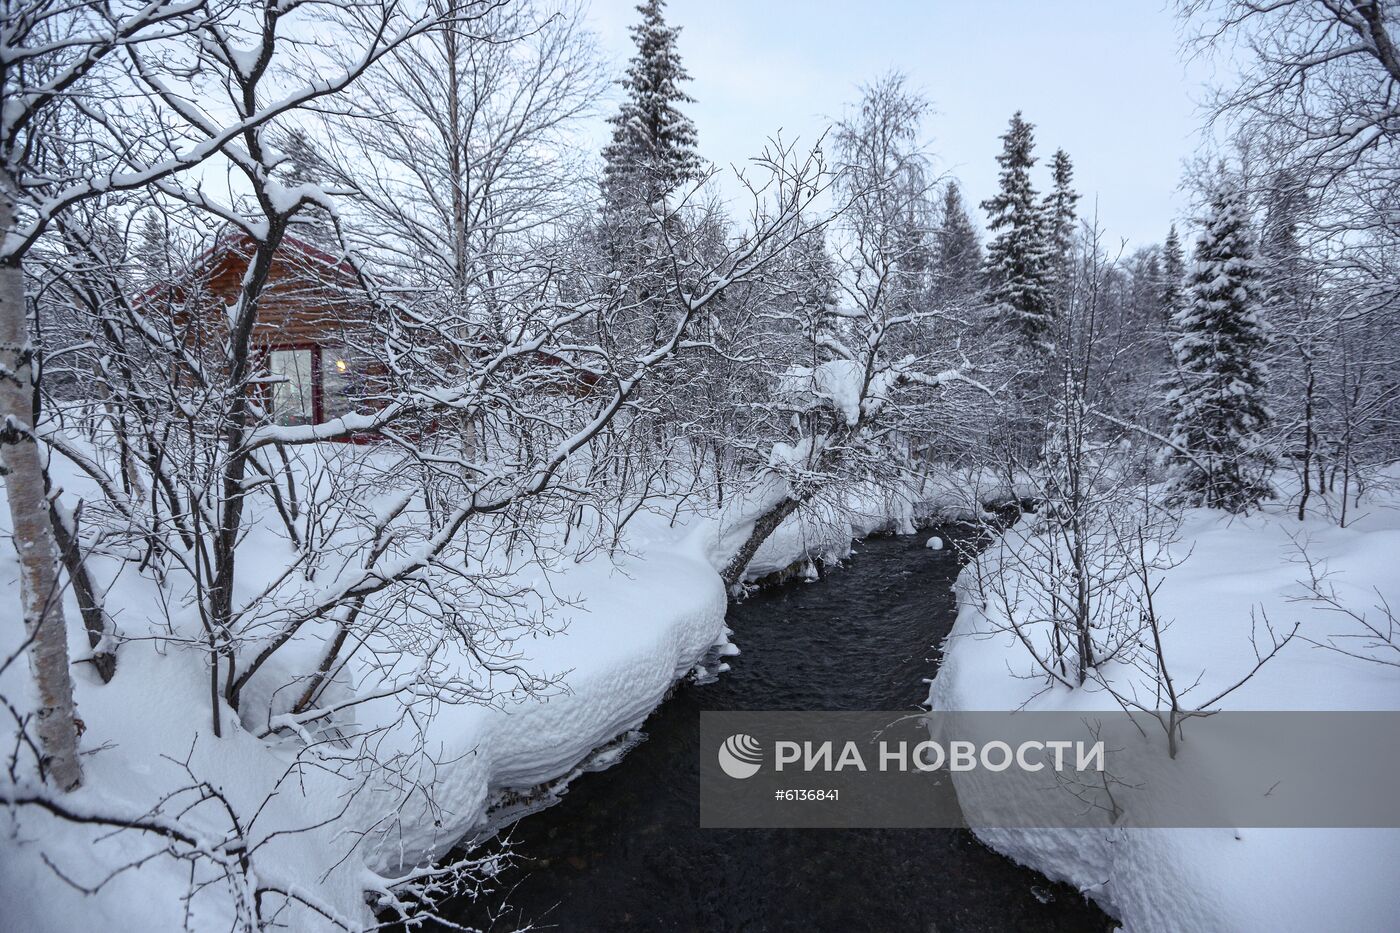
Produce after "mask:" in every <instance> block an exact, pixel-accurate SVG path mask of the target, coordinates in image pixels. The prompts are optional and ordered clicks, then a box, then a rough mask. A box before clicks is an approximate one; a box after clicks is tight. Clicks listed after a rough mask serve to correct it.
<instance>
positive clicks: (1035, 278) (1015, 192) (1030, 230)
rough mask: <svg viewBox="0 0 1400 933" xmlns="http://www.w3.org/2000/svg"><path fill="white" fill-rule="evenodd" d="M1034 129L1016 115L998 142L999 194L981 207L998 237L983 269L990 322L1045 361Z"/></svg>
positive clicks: (1045, 299)
mask: <svg viewBox="0 0 1400 933" xmlns="http://www.w3.org/2000/svg"><path fill="white" fill-rule="evenodd" d="M1032 129H1033V127H1032V126H1031V124H1029V123H1027V122H1026V121H1025V120H1023V119H1022V118H1021V112H1020V111H1017V112H1016V114H1015V115H1014V116H1012V118H1011V125H1010V126H1009V127H1008V128H1007V131H1006V134H1005V135H1004V136H1002V137H1001V141H1002V151H1001V155H999V156H997V162H998V163H999V164H1000V165H1001V176H1000V188H999V190H998V192H997V194H996V196H995V197H992V198H989V199H987V200H986V201H983V202H982V209H983V210H985V211H987V213H988V215H989V218H988V222H987V226H988V227H989V228H990V229H991V230H992V231H994V232H995V233H996V236H995V237H994V238H993V239H992V241H991V242H990V243H989V244H987V259H986V263H985V266H984V268H985V273H986V278H987V297H988V300H989V302H990V303H991V305H992V313H993V315H994V317H995V318H996V319H997V320H998V321H999V322H1000V323H1001V324H1002V325H1003V326H1004V327H1006V328H1007V329H1008V330H1010V331H1011V332H1012V333H1014V334H1015V335H1016V336H1017V337H1018V338H1019V340H1020V342H1021V343H1022V344H1023V346H1024V347H1026V348H1027V349H1029V350H1031V351H1033V352H1034V353H1036V354H1040V355H1049V354H1051V353H1052V352H1053V351H1054V341H1053V327H1052V325H1053V323H1054V316H1053V315H1054V312H1053V307H1052V304H1051V296H1050V290H1049V275H1050V253H1049V250H1048V248H1047V244H1046V241H1045V224H1044V215H1043V213H1042V211H1041V206H1040V204H1039V203H1038V201H1037V199H1036V192H1035V188H1034V187H1033V186H1032V185H1031V175H1030V172H1031V166H1033V165H1034V164H1035V156H1034V155H1033V150H1034V148H1035V137H1034V136H1033V134H1032Z"/></svg>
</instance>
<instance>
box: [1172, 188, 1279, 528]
mask: <svg viewBox="0 0 1400 933" xmlns="http://www.w3.org/2000/svg"><path fill="white" fill-rule="evenodd" d="M1187 298H1188V302H1187V304H1186V305H1185V306H1184V307H1183V308H1182V309H1181V310H1180V311H1179V312H1178V313H1177V315H1176V319H1175V330H1176V340H1175V341H1174V343H1173V344H1172V351H1173V354H1174V355H1175V357H1176V369H1177V379H1178V383H1177V385H1176V387H1175V388H1174V389H1173V390H1172V391H1171V392H1170V393H1169V395H1168V399H1167V401H1168V405H1169V408H1170V410H1171V412H1172V432H1171V440H1172V442H1173V444H1175V445H1176V447H1177V448H1179V450H1178V452H1177V454H1176V456H1175V460H1176V464H1177V475H1176V477H1175V480H1174V498H1175V499H1176V500H1177V501H1179V502H1181V503H1184V504H1187V505H1202V506H1207V507H1209V508H1219V509H1225V510H1226V511H1229V512H1234V513H1241V512H1246V511H1248V510H1249V509H1251V508H1253V507H1254V506H1256V505H1258V504H1259V502H1260V501H1261V500H1263V499H1266V498H1269V497H1270V496H1271V495H1272V491H1271V489H1270V487H1269V483H1268V474H1269V471H1270V469H1271V467H1272V465H1273V460H1272V457H1271V455H1270V454H1269V452H1268V450H1267V448H1266V447H1265V442H1264V436H1263V435H1264V432H1265V431H1266V430H1268V428H1269V424H1270V420H1271V415H1270V412H1269V409H1268V406H1267V405H1266V404H1265V399H1264V396H1265V391H1266V388H1267V375H1268V374H1267V368H1266V366H1265V363H1264V354H1265V352H1266V351H1267V349H1268V334H1267V328H1266V325H1265V323H1264V320H1263V315H1262V309H1261V306H1260V302H1259V284H1258V274H1257V270H1256V263H1255V259H1254V247H1253V244H1252V243H1251V242H1250V236H1249V220H1248V218H1247V216H1246V212H1245V207H1244V200H1243V197H1242V195H1241V194H1240V192H1239V191H1238V189H1237V188H1235V187H1234V186H1233V185H1231V184H1228V183H1222V184H1221V185H1220V187H1219V188H1218V189H1217V191H1216V192H1215V194H1214V195H1213V197H1212V201H1211V209H1210V214H1209V216H1208V217H1207V219H1206V224H1205V230H1204V232H1203V233H1202V234H1201V238H1200V240H1199V241H1198V242H1197V244H1196V255H1195V262H1194V264H1193V266H1192V269H1191V276H1190V286H1189V290H1188V294H1187Z"/></svg>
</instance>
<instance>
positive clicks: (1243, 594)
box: [929, 471, 1400, 933]
mask: <svg viewBox="0 0 1400 933" xmlns="http://www.w3.org/2000/svg"><path fill="white" fill-rule="evenodd" d="M1396 478H1397V477H1396V475H1395V473H1394V472H1393V471H1392V474H1391V475H1390V476H1388V477H1386V479H1387V480H1388V481H1389V482H1388V483H1387V484H1385V485H1386V486H1388V488H1385V487H1384V486H1383V487H1380V488H1377V489H1376V490H1375V491H1373V492H1372V493H1370V494H1369V495H1368V496H1367V497H1366V499H1365V500H1363V503H1362V505H1361V507H1360V508H1353V509H1352V510H1351V520H1350V521H1349V522H1348V527H1346V528H1340V527H1338V526H1337V523H1336V522H1335V521H1329V520H1327V519H1325V518H1320V517H1310V518H1309V519H1308V520H1307V521H1306V522H1301V523H1300V522H1298V521H1297V520H1296V516H1294V515H1292V514H1291V511H1290V510H1289V509H1287V508H1286V507H1285V506H1283V505H1281V504H1274V505H1270V506H1268V507H1266V508H1265V509H1263V510H1262V511H1261V512H1259V513H1256V514H1254V515H1251V516H1248V517H1245V518H1234V519H1231V518H1230V517H1229V516H1224V515H1222V514H1220V513H1213V512H1208V511H1205V510H1198V511H1194V512H1191V513H1188V514H1187V515H1186V516H1185V520H1184V522H1183V524H1182V526H1181V529H1180V533H1179V535H1178V537H1177V540H1176V541H1175V543H1173V544H1172V546H1171V557H1172V562H1173V563H1174V566H1172V567H1171V568H1170V569H1167V570H1165V571H1163V572H1161V574H1160V576H1159V577H1158V578H1157V579H1158V580H1159V581H1160V584H1161V585H1160V588H1159V589H1158V590H1157V593H1156V597H1155V599H1156V604H1157V608H1158V610H1159V612H1160V614H1161V616H1162V618H1163V619H1166V620H1170V622H1171V624H1170V626H1169V627H1168V628H1167V629H1166V631H1165V632H1164V635H1163V638H1164V651H1165V653H1166V654H1167V656H1168V657H1170V658H1171V663H1172V666H1173V669H1174V670H1175V671H1176V674H1175V676H1176V678H1177V680H1178V682H1179V683H1183V684H1190V683H1193V682H1195V681H1196V679H1197V678H1198V677H1199V678H1200V682H1201V684H1202V686H1201V688H1200V694H1201V695H1210V694H1211V693H1213V692H1214V690H1215V688H1216V687H1218V686H1221V685H1223V684H1228V683H1230V682H1231V681H1232V680H1233V679H1235V678H1238V677H1239V676H1241V675H1242V674H1243V673H1245V672H1247V671H1248V670H1249V669H1250V667H1251V666H1252V665H1253V664H1254V663H1255V660H1256V658H1255V654H1254V643H1253V642H1252V640H1251V631H1252V630H1256V629H1257V626H1258V625H1259V624H1260V623H1259V620H1260V619H1262V618H1265V617H1267V618H1268V619H1269V620H1271V621H1272V623H1273V625H1275V626H1276V627H1277V628H1279V629H1280V630H1282V631H1287V630H1288V629H1289V628H1291V627H1292V625H1293V624H1294V623H1295V622H1296V623H1298V624H1299V635H1300V637H1299V638H1298V639H1295V640H1294V641H1293V642H1291V643H1290V644H1288V645H1287V646H1286V647H1285V648H1284V649H1283V650H1282V651H1280V653H1279V654H1278V656H1277V657H1275V658H1274V659H1273V660H1272V661H1270V662H1269V663H1268V664H1267V665H1265V666H1264V667H1263V668H1261V669H1260V670H1259V672H1258V674H1257V676H1255V677H1254V678H1253V679H1252V680H1250V681H1249V682H1247V683H1246V684H1245V685H1244V686H1243V687H1241V688H1240V690H1239V691H1237V692H1236V693H1234V694H1232V695H1231V696H1230V697H1229V699H1228V700H1227V701H1226V702H1225V703H1224V704H1223V705H1224V707H1225V708H1227V709H1272V710H1347V709H1356V710H1386V709H1390V710H1393V709H1400V667H1396V666H1394V665H1393V663H1387V658H1386V657H1381V651H1382V650H1385V651H1387V652H1393V649H1381V648H1375V649H1370V648H1367V649H1364V650H1361V652H1360V653H1361V654H1362V655H1372V654H1374V657H1371V658H1369V659H1368V658H1367V657H1363V656H1357V654H1356V652H1353V654H1352V656H1348V655H1346V654H1342V653H1340V652H1337V651H1333V650H1328V649H1326V648H1323V647H1319V646H1320V645H1328V644H1340V645H1343V646H1348V647H1350V648H1353V649H1362V646H1363V645H1365V644H1367V643H1368V641H1367V640H1365V639H1356V638H1354V637H1350V636H1355V635H1356V634H1357V632H1358V627H1357V626H1356V622H1355V620H1354V619H1351V618H1349V617H1347V616H1346V615H1344V614H1343V613H1340V612H1337V611H1335V610H1334V609H1333V608H1329V607H1328V606H1327V605H1324V604H1321V603H1318V602H1316V601H1309V600H1307V599H1305V598H1304V597H1306V596H1307V595H1308V594H1307V588H1306V587H1305V586H1304V583H1305V582H1306V580H1307V579H1308V570H1307V565H1306V563H1305V562H1303V561H1302V558H1301V554H1302V552H1303V551H1306V553H1307V555H1308V557H1309V558H1310V559H1311V560H1312V562H1313V564H1314V566H1315V567H1318V568H1319V569H1320V570H1323V571H1325V573H1326V574H1327V575H1328V576H1327V577H1326V580H1327V586H1328V587H1329V588H1330V587H1333V586H1334V587H1335V592H1336V593H1337V595H1338V598H1339V599H1340V600H1341V601H1342V602H1343V603H1345V604H1346V605H1347V606H1350V607H1351V608H1353V609H1355V610H1357V611H1359V612H1361V613H1367V614H1369V617H1370V619H1371V620H1372V621H1373V622H1383V618H1382V614H1383V610H1382V609H1380V608H1378V607H1380V606H1383V605H1384V604H1386V603H1388V604H1389V605H1391V606H1395V605H1400V580H1397V578H1396V575H1395V573H1394V569H1395V568H1394V563H1395V555H1396V554H1397V553H1400V495H1397V493H1396V492H1395V491H1394V489H1395V483H1394V481H1395V479H1396ZM1026 528H1027V524H1023V525H1019V526H1017V527H1016V528H1013V529H1011V530H1010V531H1009V532H1008V533H1007V535H1006V537H1005V538H1004V539H1003V540H1004V542H1006V543H1007V545H1008V547H1010V548H1012V550H1013V553H1014V551H1015V549H1016V548H1019V547H1025V546H1026V545H1025V543H1024V541H1023V540H1022V539H1020V538H1018V536H1020V535H1024V534H1029V533H1031V532H1029V531H1027V530H1026ZM970 573H971V572H970V571H964V574H963V576H962V578H960V580H961V584H962V585H961V587H960V594H961V602H960V608H959V612H958V617H957V623H956V624H955V626H954V628H953V630H952V632H951V633H950V634H949V636H948V637H947V638H946V639H945V640H944V641H943V650H944V656H945V659H944V663H943V666H942V668H941V669H940V671H939V674H938V676H937V678H936V679H935V681H934V683H933V685H932V687H931V689H930V692H929V703H930V704H931V706H932V707H933V708H936V709H948V710H958V709H972V710H1005V709H1018V708H1022V707H1023V706H1024V708H1027V709H1031V710H1104V709H1115V708H1116V705H1115V704H1114V702H1113V700H1112V699H1111V698H1110V697H1108V696H1107V695H1106V693H1104V692H1103V691H1102V690H1095V689H1094V688H1093V687H1092V685H1090V686H1087V687H1083V688H1079V689H1077V690H1069V689H1066V688H1063V687H1051V688H1049V689H1045V687H1046V685H1045V683H1044V680H1043V678H1040V677H1036V676H1034V672H1033V670H1032V663H1033V662H1032V661H1031V659H1030V657H1029V655H1028V654H1027V653H1026V651H1025V648H1024V646H1023V645H1022V644H1021V643H1020V642H1019V641H1018V640H1017V639H1015V638H1014V637H1013V636H1012V635H1010V634H1009V633H1008V632H1006V631H1005V626H1004V620H1003V619H1001V618H1000V617H998V616H997V615H996V613H997V611H998V610H997V608H996V607H994V606H991V607H984V606H983V605H982V604H981V603H980V602H979V601H978V600H977V599H976V598H975V596H974V594H973V593H972V591H971V587H970V586H969V584H970V580H971V577H970ZM1046 634H1047V633H1046V632H1043V631H1036V632H1034V633H1033V635H1032V637H1033V638H1039V637H1043V636H1045V635H1046ZM1371 641H1372V642H1374V641H1375V640H1371ZM1108 674H1109V676H1111V677H1113V678H1114V679H1115V681H1116V682H1117V683H1118V684H1119V687H1120V689H1123V690H1130V689H1132V688H1133V686H1136V687H1137V688H1138V693H1137V695H1139V696H1151V695H1153V693H1152V691H1151V685H1150V684H1149V683H1147V682H1146V681H1145V680H1143V681H1141V682H1138V683H1136V684H1135V683H1134V678H1136V677H1140V676H1141V675H1140V673H1139V672H1136V671H1134V670H1133V669H1131V668H1129V667H1127V666H1126V665H1123V666H1121V667H1120V668H1115V669H1114V670H1112V671H1110V672H1108ZM1188 728H1189V727H1188ZM1165 754H1166V750H1165V747H1164V748H1163V756H1164V758H1165ZM955 783H956V785H957V790H958V794H959V796H960V798H961V799H963V800H964V801H972V802H974V803H975V801H976V800H977V798H978V796H979V795H980V794H983V793H985V792H986V791H985V790H984V788H983V787H982V786H981V785H980V784H979V783H978V781H977V779H976V777H975V775H972V774H959V775H955ZM977 834H978V836H979V837H980V838H981V839H982V840H983V841H984V842H986V843H987V844H989V845H991V846H992V847H993V848H995V849H996V850H997V851H999V852H1002V853H1003V854H1005V855H1007V856H1009V857H1010V858H1013V859H1015V860H1016V861H1017V862H1019V863H1021V864H1024V865H1028V866H1030V867H1032V868H1035V869H1036V870H1038V871H1040V872H1043V873H1044V874H1045V875H1047V876H1048V877H1050V878H1054V879H1056V880H1060V881H1064V882H1067V883H1069V884H1071V885H1073V886H1075V887H1076V888H1078V889H1079V890H1081V891H1083V892H1085V893H1086V894H1087V895H1089V896H1091V897H1093V898H1094V900H1095V901H1097V902H1098V903H1099V904H1100V905H1102V906H1103V908H1104V909H1105V910H1106V911H1108V912H1109V913H1110V914H1112V915H1113V916H1115V917H1117V918H1119V919H1120V920H1121V921H1122V923H1123V926H1124V928H1125V929H1126V930H1128V931H1133V933H1143V931H1159V930H1160V931H1176V930H1184V929H1190V930H1207V931H1217V930H1218V931H1232V933H1249V931H1259V933H1266V931H1267V933H1278V931H1291V930H1297V931H1311V930H1322V929H1337V930H1349V931H1377V933H1379V931H1384V930H1392V929H1394V925H1395V922H1396V918H1397V917H1400V891H1397V889H1396V887H1395V885H1394V883H1393V877H1392V876H1393V874H1394V867H1395V865H1396V864H1400V831H1395V830H1284V829H1273V830H1262V829H1246V830H1229V829H1192V830H1162V829H1137V830H1133V829H1116V830H1111V831H1102V832H1099V831H1090V830H1073V831H1070V830H1004V829H993V830H980V831H978V833H977Z"/></svg>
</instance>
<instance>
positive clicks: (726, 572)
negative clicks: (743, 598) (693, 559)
mask: <svg viewBox="0 0 1400 933" xmlns="http://www.w3.org/2000/svg"><path fill="white" fill-rule="evenodd" d="M801 504H802V503H801V502H800V501H799V500H797V499H794V498H793V497H792V496H784V497H783V498H782V499H780V500H779V501H778V504H777V505H775V506H773V507H772V508H771V509H769V510H768V511H767V512H764V513H763V514H762V515H761V516H759V518H758V521H756V522H754V523H753V531H750V532H749V536H748V538H746V539H745V540H744V543H743V545H742V546H741V547H740V548H739V550H738V552H737V553H736V554H735V555H734V556H733V557H731V558H730V559H729V563H727V564H725V565H724V569H723V570H721V571H720V572H719V575H720V578H721V579H723V580H724V585H725V587H726V588H728V589H733V588H734V587H736V586H738V585H739V581H740V580H741V579H743V576H744V568H746V567H748V565H749V561H751V560H753V555H754V553H755V552H756V551H758V548H759V545H761V544H762V543H763V542H764V541H767V540H768V536H769V535H771V534H772V533H773V532H774V531H776V530H777V529H778V526H779V525H781V524H782V523H783V519H785V518H787V517H788V516H789V515H791V514H792V513H793V512H795V511H796V510H797V507H798V506H799V505H801Z"/></svg>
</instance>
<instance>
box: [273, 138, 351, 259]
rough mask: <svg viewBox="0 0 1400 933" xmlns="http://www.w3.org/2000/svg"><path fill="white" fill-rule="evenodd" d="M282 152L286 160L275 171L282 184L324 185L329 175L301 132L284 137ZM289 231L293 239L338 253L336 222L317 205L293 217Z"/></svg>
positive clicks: (310, 205)
mask: <svg viewBox="0 0 1400 933" xmlns="http://www.w3.org/2000/svg"><path fill="white" fill-rule="evenodd" d="M281 148H282V151H283V153H284V154H285V155H286V157H287V158H286V161H284V162H283V163H282V164H281V165H280V166H279V167H278V174H279V176H280V180H281V181H282V182H283V183H284V184H286V185H289V186H299V185H310V186H312V187H318V188H319V187H320V186H321V185H322V184H324V183H325V182H326V181H327V179H328V176H329V175H330V174H331V171H330V168H329V166H328V165H327V164H326V160H325V159H324V158H322V157H321V154H320V153H318V152H317V151H316V147H315V145H314V144H313V143H312V142H311V138H310V137H309V136H307V135H306V133H305V132H304V131H303V130H300V129H293V130H291V131H290V132H289V133H287V135H286V137H285V138H284V139H283V140H282V143H281ZM289 228H290V230H291V232H292V233H293V235H295V236H298V237H301V238H302V239H305V240H310V241H311V242H312V243H315V244H316V245H318V246H321V247H323V248H327V249H333V250H337V251H338V249H339V246H340V237H339V235H338V234H337V233H336V230H335V219H334V218H333V217H332V216H331V215H330V213H329V212H328V211H327V210H326V209H325V208H324V207H322V206H321V205H320V204H308V205H306V206H304V207H303V208H302V209H301V210H299V211H298V212H297V213H296V214H295V215H294V216H293V218H292V222H291V224H290V225H289Z"/></svg>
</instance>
